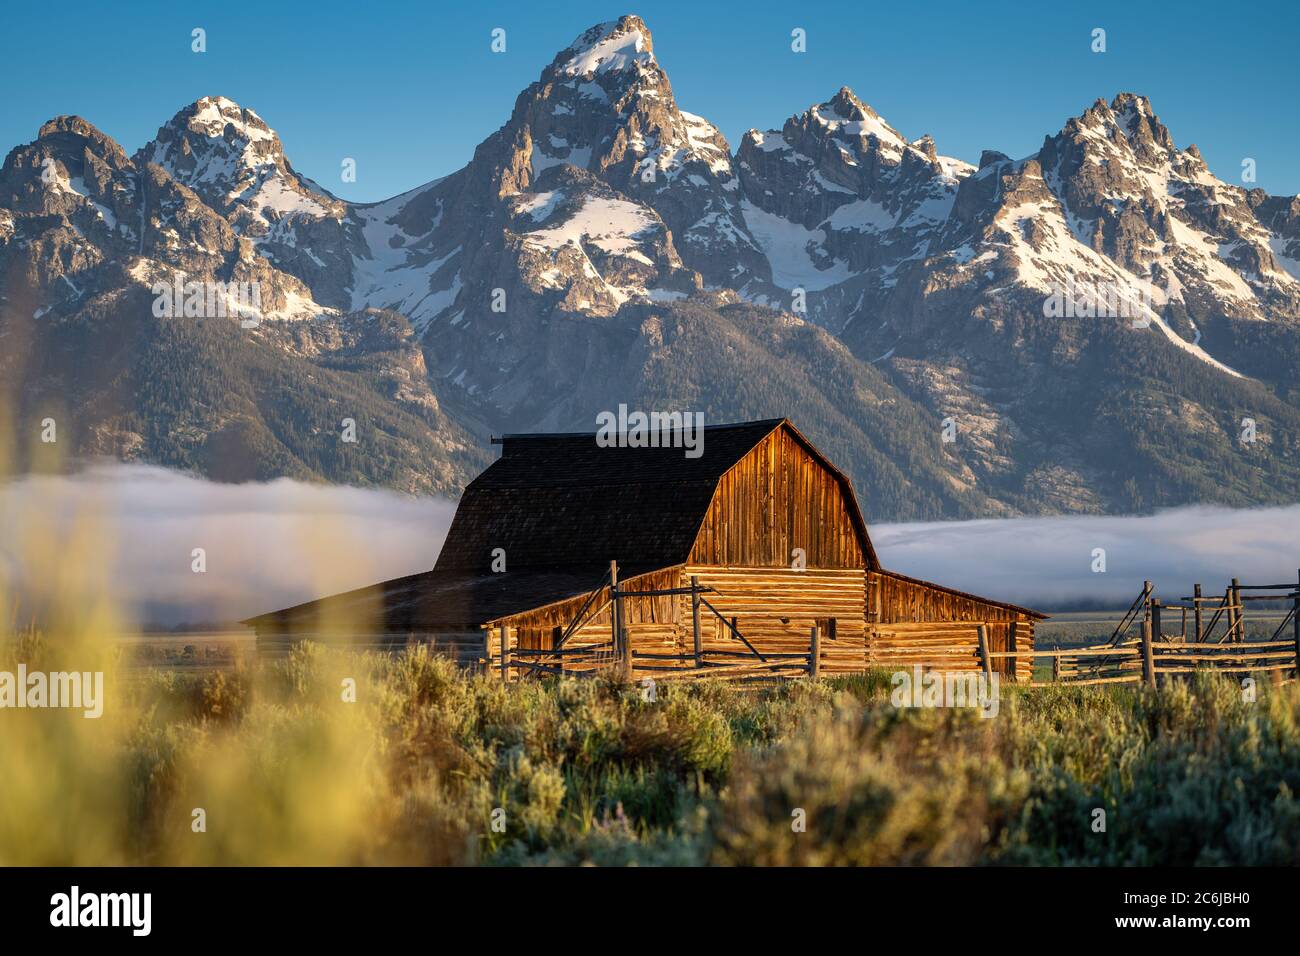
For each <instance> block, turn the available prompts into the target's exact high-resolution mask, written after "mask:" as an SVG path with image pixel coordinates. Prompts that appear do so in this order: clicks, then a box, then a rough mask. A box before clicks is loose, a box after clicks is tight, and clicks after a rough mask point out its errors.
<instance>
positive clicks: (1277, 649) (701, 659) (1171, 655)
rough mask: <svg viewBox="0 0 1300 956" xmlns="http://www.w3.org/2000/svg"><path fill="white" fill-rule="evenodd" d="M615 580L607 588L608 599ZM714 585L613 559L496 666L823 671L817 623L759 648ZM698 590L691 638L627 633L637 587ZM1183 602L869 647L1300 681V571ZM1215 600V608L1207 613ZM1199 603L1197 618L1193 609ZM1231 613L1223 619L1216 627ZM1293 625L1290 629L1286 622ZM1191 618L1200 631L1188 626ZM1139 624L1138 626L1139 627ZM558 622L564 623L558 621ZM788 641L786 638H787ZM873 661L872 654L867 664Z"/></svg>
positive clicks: (1098, 673)
mask: <svg viewBox="0 0 1300 956" xmlns="http://www.w3.org/2000/svg"><path fill="white" fill-rule="evenodd" d="M1270 590H1272V591H1278V590H1281V591H1283V592H1284V593H1283V594H1279V595H1268V594H1243V593H1242V592H1243V591H1253V592H1261V591H1270ZM606 591H607V593H608V598H607V600H606V601H604V603H603V604H602V603H600V600H599V599H600V597H601V595H602V594H603V593H605V592H606ZM713 591H714V589H712V588H708V587H702V586H701V585H700V583H699V581H698V579H697V578H695V577H692V578H691V583H690V586H689V587H677V588H666V589H662V590H657V591H655V590H633V589H622V588H620V586H619V579H618V566H617V565H616V564H614V563H612V562H611V564H610V570H609V573H608V575H607V576H606V577H605V578H604V580H603V581H601V582H600V583H599V584H598V585H597V587H596V588H595V589H594V590H593V591H592V592H591V595H590V596H589V597H588V599H587V601H586V602H585V603H584V604H583V606H582V609H581V610H580V611H579V612H578V614H577V615H576V616H575V617H574V620H573V621H572V622H571V623H570V624H569V626H568V627H567V628H565V629H564V631H563V634H562V636H561V637H560V638H559V639H558V640H557V641H556V644H555V646H554V647H552V648H510V647H509V643H508V639H507V632H506V629H505V628H504V627H502V628H501V630H500V645H499V647H500V653H499V654H497V655H491V656H490V657H489V659H488V665H489V666H490V667H492V668H498V667H499V668H500V673H501V675H502V678H503V679H505V680H510V679H512V677H514V678H524V677H530V676H534V677H535V676H546V675H566V676H574V677H590V676H594V675H597V674H601V673H609V672H611V671H613V672H617V673H619V674H620V675H621V676H623V677H625V678H628V679H631V680H638V679H645V678H651V679H654V680H656V681H660V680H685V681H690V680H699V679H704V678H725V679H735V680H772V679H777V678H790V677H801V676H811V677H814V678H815V677H818V676H820V673H821V663H822V649H821V637H822V635H821V634H820V632H819V630H818V628H817V627H816V626H813V627H812V628H811V629H810V631H809V635H808V649H807V651H795V652H791V651H789V650H785V651H780V652H777V651H771V650H767V651H762V650H760V649H759V648H758V647H755V646H754V644H753V643H752V642H751V641H750V640H749V639H747V638H746V637H745V635H744V634H743V633H741V631H740V629H739V628H738V626H737V623H736V621H735V619H734V618H732V619H729V618H727V617H725V616H724V615H723V614H722V613H721V612H720V611H719V610H718V609H717V608H716V607H715V606H714V605H713V604H712V603H710V602H709V601H708V600H707V599H706V598H705V597H704V594H706V593H713ZM661 595H690V598H691V612H692V631H693V637H694V649H693V650H692V651H680V652H672V650H671V648H665V649H663V650H662V651H654V650H649V651H646V650H637V649H635V648H633V647H632V643H631V638H630V632H629V630H628V629H627V628H626V627H625V626H624V624H623V604H622V602H623V600H624V599H625V598H629V597H645V596H651V597H653V596H661ZM1251 600H1274V601H1278V600H1282V601H1290V602H1291V607H1290V611H1289V613H1288V614H1287V616H1286V617H1285V618H1284V620H1283V621H1282V624H1281V625H1280V626H1279V627H1278V628H1277V630H1276V631H1275V632H1274V633H1273V634H1272V636H1271V637H1270V638H1268V639H1265V640H1255V641H1251V640H1247V639H1246V607H1247V605H1246V603H1245V602H1246V601H1251ZM1182 601H1184V602H1186V603H1184V604H1166V603H1162V602H1161V601H1160V600H1159V599H1158V598H1157V597H1156V593H1155V588H1154V586H1153V585H1152V583H1151V582H1150V581H1146V582H1144V583H1143V587H1142V590H1141V592H1140V593H1139V594H1138V596H1137V598H1136V599H1134V601H1133V603H1132V604H1131V605H1130V606H1129V607H1128V609H1127V610H1126V611H1125V612H1124V614H1123V616H1122V618H1121V621H1120V623H1119V625H1118V626H1117V627H1116V628H1115V630H1114V632H1113V633H1112V634H1111V635H1110V637H1109V638H1108V639H1107V640H1106V642H1105V643H1102V644H1097V645H1089V646H1083V647H1054V648H1033V649H1019V648H1017V649H1016V650H993V649H992V648H991V647H990V642H989V628H990V625H989V624H988V623H987V622H986V623H977V622H971V626H972V627H974V628H975V630H976V633H977V641H976V644H975V646H974V647H973V648H972V646H971V644H970V643H969V638H968V639H967V642H966V643H964V644H944V643H938V644H936V643H932V642H930V641H928V640H927V641H924V642H918V643H914V644H913V643H909V644H904V645H898V646H871V647H870V657H871V659H872V660H874V661H876V662H877V663H880V664H884V665H885V666H886V667H889V666H891V658H893V659H894V660H893V666H914V665H915V664H916V660H917V658H918V657H920V658H922V659H923V661H924V663H923V664H922V666H925V667H928V668H930V669H941V668H944V667H945V666H952V667H954V669H957V670H980V671H983V673H984V676H985V677H986V678H990V677H992V675H993V672H994V670H995V669H997V667H996V665H997V664H998V663H999V662H1001V661H1006V660H1010V661H1012V663H1011V666H1010V673H1011V676H1012V678H1013V679H1014V675H1015V670H1016V669H1015V662H1016V661H1017V660H1023V659H1024V658H1026V657H1028V658H1031V659H1032V658H1043V659H1045V660H1050V661H1051V662H1052V678H1051V680H1050V681H1034V680H1030V682H1029V686H1031V687H1041V686H1046V685H1050V684H1075V685H1103V684H1138V683H1141V684H1145V685H1147V686H1154V685H1156V683H1157V682H1158V680H1160V679H1161V678H1165V679H1179V678H1181V677H1185V676H1187V675H1191V674H1195V673H1200V672H1206V671H1210V672H1216V673H1222V674H1249V673H1262V674H1268V675H1269V676H1270V678H1271V679H1272V680H1273V681H1274V682H1278V683H1280V682H1282V681H1284V680H1295V679H1296V676H1297V673H1300V573H1298V574H1297V583H1296V584H1260V585H1251V584H1241V583H1240V582H1239V581H1238V580H1237V579H1236V578H1233V579H1232V581H1231V583H1230V584H1229V585H1228V586H1227V587H1226V588H1225V589H1224V591H1223V593H1222V594H1215V595H1205V594H1203V593H1202V588H1201V585H1200V584H1197V585H1196V586H1195V588H1194V593H1193V594H1192V595H1191V596H1190V597H1184V598H1182ZM593 607H594V608H596V610H595V611H594V612H592V613H593V614H595V613H600V612H601V611H603V610H604V608H606V607H609V608H610V634H609V639H608V640H605V641H602V642H600V643H596V644H584V645H574V644H569V643H566V642H568V641H569V639H570V638H571V637H572V636H573V635H575V634H577V633H578V631H579V630H580V629H581V627H582V623H583V621H584V620H586V619H587V618H588V617H589V615H588V612H589V611H592V608H593ZM1172 610H1177V611H1180V612H1181V630H1180V632H1179V633H1177V634H1172V633H1165V632H1164V623H1163V622H1164V613H1165V612H1166V611H1172ZM1206 611H1208V612H1210V616H1209V619H1208V622H1207V620H1206V613H1205V612H1206ZM1189 612H1190V618H1189ZM706 613H707V614H713V615H715V616H716V617H717V619H718V621H720V622H721V627H720V628H719V631H720V633H722V634H724V635H726V636H728V637H730V638H731V639H732V640H734V641H735V644H736V647H735V648H734V649H732V650H718V649H707V650H706V649H704V648H703V647H702V644H701V640H700V616H701V615H702V614H706ZM1220 621H1222V622H1223V623H1224V629H1223V631H1222V632H1220V631H1219V630H1218V625H1219V623H1220ZM1288 623H1289V624H1290V625H1291V635H1290V637H1289V638H1284V637H1283V634H1284V633H1285V631H1286V626H1287V624H1288ZM1189 624H1191V625H1192V628H1193V629H1192V630H1189ZM1135 625H1137V626H1138V633H1137V634H1136V636H1131V635H1130V633H1129V632H1130V631H1131V630H1132V629H1133V627H1134V626H1135ZM557 630H558V629H557ZM786 646H787V648H788V646H789V645H786ZM864 667H865V665H864Z"/></svg>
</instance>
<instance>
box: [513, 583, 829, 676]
mask: <svg viewBox="0 0 1300 956" xmlns="http://www.w3.org/2000/svg"><path fill="white" fill-rule="evenodd" d="M606 593H607V594H608V597H607V599H606V600H605V601H604V602H603V603H600V602H599V598H600V596H601V595H602V594H606ZM716 593H718V592H717V589H716V588H713V587H709V586H707V585H702V584H700V582H699V578H698V577H694V576H692V577H691V583H690V585H689V586H687V587H679V588H656V589H652V590H639V589H630V588H623V587H620V586H619V579H618V564H617V562H614V561H611V562H610V565H609V572H608V573H607V574H606V575H605V577H604V578H603V579H602V580H601V582H600V583H599V584H598V585H597V586H596V587H595V589H593V590H592V592H591V594H590V595H588V597H587V600H586V602H585V603H584V604H583V605H582V607H581V608H580V609H579V611H578V613H577V614H576V615H575V616H574V618H573V620H572V621H570V622H569V624H568V626H567V627H565V628H564V630H563V632H562V633H561V634H560V636H559V637H558V638H557V639H556V640H555V642H554V644H553V645H552V646H551V647H550V648H546V649H521V648H512V647H510V646H509V641H508V639H507V629H506V627H505V626H504V625H502V626H500V627H499V629H498V633H499V646H500V648H501V652H500V653H499V654H497V655H494V657H495V660H490V661H489V663H488V666H489V667H494V668H496V669H498V670H499V673H500V675H501V679H502V680H506V681H509V680H512V679H518V678H521V677H528V676H543V675H547V674H551V675H564V676H567V677H592V676H595V675H598V674H611V673H613V674H618V675H620V676H622V677H624V678H626V679H628V680H644V679H645V678H652V679H654V680H655V681H664V680H671V681H690V680H700V679H702V678H725V679H728V680H743V681H765V680H775V679H780V678H790V677H804V676H811V677H814V678H815V677H819V676H820V673H821V667H820V663H821V657H822V653H821V638H822V635H821V632H820V629H819V628H818V627H817V626H816V625H813V626H812V627H811V628H810V629H809V634H808V650H807V651H806V652H794V653H792V652H788V651H786V652H781V653H776V652H773V651H760V650H759V649H758V648H757V647H755V646H754V645H753V643H751V642H750V641H749V639H748V638H746V637H745V635H744V634H743V633H742V632H741V629H740V627H739V624H738V621H737V619H736V618H734V617H730V618H729V617H727V616H726V615H724V614H723V613H722V612H721V611H719V610H718V609H717V608H716V607H715V606H714V605H713V604H712V603H711V602H710V601H709V598H708V595H711V594H716ZM676 595H690V600H691V630H692V637H693V644H694V646H693V649H692V650H691V651H688V652H684V653H677V654H674V653H658V652H653V651H639V650H637V649H635V648H634V647H633V646H632V635H631V630H630V629H629V628H628V627H626V626H625V624H624V614H623V601H625V600H627V599H629V598H652V597H669V596H676ZM607 608H609V609H611V612H610V635H609V640H607V641H604V642H601V643H597V644H584V645H581V646H570V645H569V643H568V642H569V639H570V638H571V637H573V635H574V634H576V633H578V631H579V630H580V629H581V628H582V626H583V625H584V623H586V622H587V621H589V620H590V619H591V618H593V617H596V616H597V615H599V614H601V613H603V612H604V611H605V610H606V609H607ZM709 615H712V616H713V617H715V618H716V619H717V620H718V621H719V622H721V624H720V626H721V633H723V634H724V635H725V636H726V637H728V638H730V639H731V641H732V642H733V643H734V648H732V649H729V650H718V649H716V648H705V647H704V642H703V640H702V637H701V619H702V618H703V619H707V617H708V616H709Z"/></svg>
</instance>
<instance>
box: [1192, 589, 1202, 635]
mask: <svg viewBox="0 0 1300 956" xmlns="http://www.w3.org/2000/svg"><path fill="white" fill-rule="evenodd" d="M1192 603H1193V604H1194V605H1196V610H1194V611H1193V612H1192V615H1193V616H1194V617H1195V618H1196V643H1197V644H1199V643H1201V586H1200V585H1199V584H1197V585H1194V586H1193V587H1192Z"/></svg>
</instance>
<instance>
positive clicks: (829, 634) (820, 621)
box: [817, 617, 837, 641]
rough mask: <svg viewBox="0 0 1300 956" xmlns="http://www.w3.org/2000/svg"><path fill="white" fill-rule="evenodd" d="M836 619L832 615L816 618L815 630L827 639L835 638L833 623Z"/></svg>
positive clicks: (834, 623)
mask: <svg viewBox="0 0 1300 956" xmlns="http://www.w3.org/2000/svg"><path fill="white" fill-rule="evenodd" d="M836 622H837V619H836V618H833V617H819V618H817V630H818V632H819V633H820V634H821V636H822V637H824V638H825V639H826V640H828V641H833V640H835V625H836Z"/></svg>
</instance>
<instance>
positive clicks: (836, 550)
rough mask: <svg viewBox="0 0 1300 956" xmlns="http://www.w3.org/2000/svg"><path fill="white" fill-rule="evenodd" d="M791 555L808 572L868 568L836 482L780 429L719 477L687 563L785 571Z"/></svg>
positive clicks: (842, 495)
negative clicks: (797, 552)
mask: <svg viewBox="0 0 1300 956" xmlns="http://www.w3.org/2000/svg"><path fill="white" fill-rule="evenodd" d="M795 548H803V549H804V551H805V552H806V555H807V565H808V567H810V568H862V567H865V566H866V561H865V559H864V557H863V549H862V545H861V543H860V542H859V540H858V534H857V531H856V529H855V528H854V525H853V520H852V518H851V517H850V512H849V506H848V504H847V502H846V501H845V496H844V490H843V488H842V486H841V485H840V483H839V481H837V480H836V478H835V476H834V475H833V474H831V472H829V471H827V470H826V468H825V467H824V466H823V465H822V464H821V462H819V461H818V460H817V459H816V458H814V457H813V456H812V455H811V454H809V452H808V451H807V450H806V449H805V448H804V447H803V445H802V444H800V443H799V441H798V440H797V439H796V438H795V437H794V436H793V435H792V434H791V433H790V431H789V430H788V429H785V428H778V429H776V430H775V431H773V432H772V434H770V435H768V436H767V437H766V438H764V439H763V440H762V441H761V442H760V443H759V444H758V445H756V446H755V447H754V449H753V450H752V451H750V452H749V454H747V455H746V456H745V457H744V458H742V459H741V460H740V461H739V462H737V463H736V465H735V466H734V467H732V468H731V470H730V471H728V472H727V473H726V474H725V475H723V476H722V479H721V480H720V481H719V483H718V490H717V493H716V494H715V495H714V496H713V502H712V504H711V505H710V506H709V510H708V512H707V513H706V515H705V518H704V522H703V524H702V526H701V528H700V533H699V536H698V537H697V538H696V541H695V546H694V548H693V549H692V551H691V555H690V563H691V564H697V565H716V566H723V567H770V568H788V567H790V565H791V564H792V562H793V558H792V552H793V551H794V549H795Z"/></svg>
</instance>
